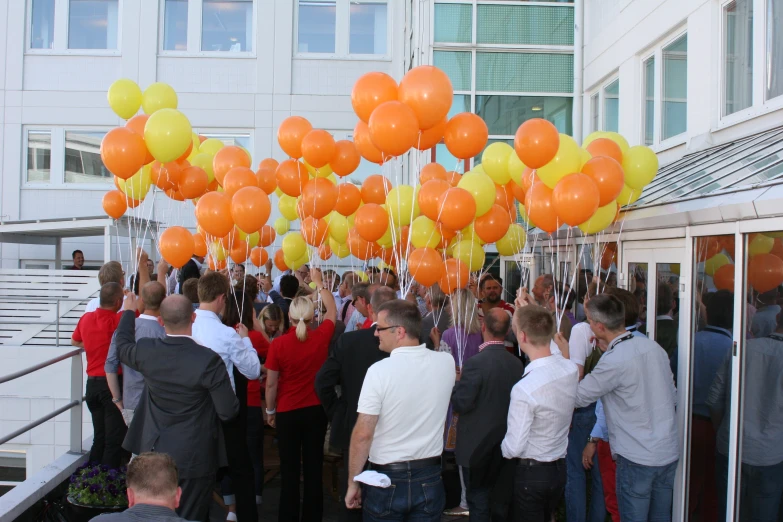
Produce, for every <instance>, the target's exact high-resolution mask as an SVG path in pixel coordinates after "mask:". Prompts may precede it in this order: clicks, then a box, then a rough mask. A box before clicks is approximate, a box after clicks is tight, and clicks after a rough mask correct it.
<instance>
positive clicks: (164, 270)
mask: <svg viewBox="0 0 783 522" xmlns="http://www.w3.org/2000/svg"><path fill="white" fill-rule="evenodd" d="M168 273H169V264H168V263H167V262H166V260H165V259H163V258H162V257H161V258H160V261H158V274H164V275H165V274H168Z"/></svg>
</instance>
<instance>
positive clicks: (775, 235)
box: [762, 232, 783, 237]
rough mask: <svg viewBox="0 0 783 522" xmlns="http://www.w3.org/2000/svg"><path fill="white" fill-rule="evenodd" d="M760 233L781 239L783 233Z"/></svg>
mask: <svg viewBox="0 0 783 522" xmlns="http://www.w3.org/2000/svg"><path fill="white" fill-rule="evenodd" d="M762 233H763V234H764V235H765V236H768V237H783V232H762Z"/></svg>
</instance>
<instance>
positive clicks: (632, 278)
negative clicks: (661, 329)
mask: <svg viewBox="0 0 783 522" xmlns="http://www.w3.org/2000/svg"><path fill="white" fill-rule="evenodd" d="M648 281H649V280H648V277H647V263H628V283H627V286H628V291H629V292H631V293H632V294H633V295H634V297H636V299H637V300H638V301H639V330H640V331H641V332H642V333H647V283H648ZM607 285H609V282H608V281H607Z"/></svg>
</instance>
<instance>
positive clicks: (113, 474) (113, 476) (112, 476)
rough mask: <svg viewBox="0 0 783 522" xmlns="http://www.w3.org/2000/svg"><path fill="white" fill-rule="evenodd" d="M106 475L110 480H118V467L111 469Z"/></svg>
mask: <svg viewBox="0 0 783 522" xmlns="http://www.w3.org/2000/svg"><path fill="white" fill-rule="evenodd" d="M106 476H107V478H108V479H109V480H117V470H116V469H112V470H109V473H107V475H106Z"/></svg>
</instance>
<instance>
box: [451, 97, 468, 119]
mask: <svg viewBox="0 0 783 522" xmlns="http://www.w3.org/2000/svg"><path fill="white" fill-rule="evenodd" d="M461 112H470V95H468V94H455V95H454V101H453V102H452V103H451V109H449V113H448V115H447V117H448V118H449V119H451V118H453V117H454V116H456V115H457V114H459V113H461Z"/></svg>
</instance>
